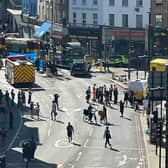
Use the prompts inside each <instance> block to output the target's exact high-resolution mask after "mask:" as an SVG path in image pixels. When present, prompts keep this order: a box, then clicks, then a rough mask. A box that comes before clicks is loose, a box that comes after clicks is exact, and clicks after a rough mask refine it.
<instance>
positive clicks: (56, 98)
mask: <svg viewBox="0 0 168 168" xmlns="http://www.w3.org/2000/svg"><path fill="white" fill-rule="evenodd" d="M59 97H60V96H59V94H57V93H56V94H55V95H54V101H55V103H56V105H57V109H58V110H59V103H58V98H59Z"/></svg>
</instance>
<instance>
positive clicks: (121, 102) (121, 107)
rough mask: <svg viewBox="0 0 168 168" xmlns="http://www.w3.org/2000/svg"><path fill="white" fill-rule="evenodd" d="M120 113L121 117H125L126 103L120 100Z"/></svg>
mask: <svg viewBox="0 0 168 168" xmlns="http://www.w3.org/2000/svg"><path fill="white" fill-rule="evenodd" d="M120 113H121V117H123V113H124V102H123V101H122V100H120Z"/></svg>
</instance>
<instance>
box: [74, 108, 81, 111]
mask: <svg viewBox="0 0 168 168" xmlns="http://www.w3.org/2000/svg"><path fill="white" fill-rule="evenodd" d="M74 111H75V112H77V111H82V109H81V108H77V109H75V110H74Z"/></svg>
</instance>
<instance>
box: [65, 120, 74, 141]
mask: <svg viewBox="0 0 168 168" xmlns="http://www.w3.org/2000/svg"><path fill="white" fill-rule="evenodd" d="M66 129H67V136H68V142H69V143H71V142H72V134H73V133H74V128H73V126H72V125H71V123H70V122H68V125H67V127H66Z"/></svg>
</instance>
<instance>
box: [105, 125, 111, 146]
mask: <svg viewBox="0 0 168 168" xmlns="http://www.w3.org/2000/svg"><path fill="white" fill-rule="evenodd" d="M103 137H104V138H105V145H104V146H105V148H107V144H108V145H109V147H110V148H112V146H111V143H110V139H111V133H110V130H109V127H108V126H107V127H106V129H105V131H104V136H103Z"/></svg>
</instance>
